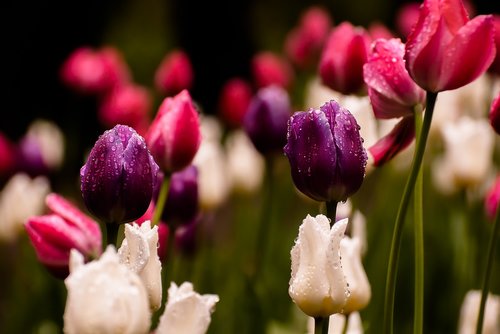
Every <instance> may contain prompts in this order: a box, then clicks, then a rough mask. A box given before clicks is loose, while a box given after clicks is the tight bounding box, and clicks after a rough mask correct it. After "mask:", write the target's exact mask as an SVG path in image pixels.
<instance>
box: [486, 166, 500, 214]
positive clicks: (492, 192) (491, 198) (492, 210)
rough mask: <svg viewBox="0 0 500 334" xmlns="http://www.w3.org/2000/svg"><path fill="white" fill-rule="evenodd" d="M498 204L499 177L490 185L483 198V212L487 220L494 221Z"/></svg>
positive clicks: (499, 194)
mask: <svg viewBox="0 0 500 334" xmlns="http://www.w3.org/2000/svg"><path fill="white" fill-rule="evenodd" d="M499 202H500V175H499V176H497V178H496V179H495V182H493V184H492V185H491V187H490V189H489V190H488V192H487V193H486V197H485V198H484V210H485V212H486V216H487V217H488V218H489V219H494V218H495V216H496V214H497V209H498V203H499Z"/></svg>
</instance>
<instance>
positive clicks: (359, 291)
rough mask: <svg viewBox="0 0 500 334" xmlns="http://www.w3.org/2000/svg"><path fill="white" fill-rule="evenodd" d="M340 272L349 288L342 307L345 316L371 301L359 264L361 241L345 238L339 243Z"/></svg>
mask: <svg viewBox="0 0 500 334" xmlns="http://www.w3.org/2000/svg"><path fill="white" fill-rule="evenodd" d="M340 255H341V257H342V259H341V262H342V270H343V271H344V275H345V277H346V281H347V284H348V287H349V295H348V298H347V301H346V304H345V306H344V312H345V313H346V314H348V313H351V312H354V311H359V310H361V309H363V308H365V307H366V305H368V303H369V302H370V299H371V287H370V282H368V277H367V276H366V273H365V269H364V268H363V263H362V262H361V241H360V240H359V239H358V238H352V239H351V238H349V237H345V238H343V239H342V240H341V241H340Z"/></svg>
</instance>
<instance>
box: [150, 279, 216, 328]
mask: <svg viewBox="0 0 500 334" xmlns="http://www.w3.org/2000/svg"><path fill="white" fill-rule="evenodd" d="M218 301H219V296H217V295H200V294H198V293H197V292H196V291H194V290H193V284H191V283H190V282H184V283H182V284H181V286H177V285H176V284H175V283H174V282H172V283H170V288H169V289H168V301H167V305H166V306H165V312H164V313H163V315H162V316H161V318H160V323H159V325H158V328H157V329H156V331H155V333H156V334H176V333H185V334H202V333H206V331H207V329H208V326H209V325H210V321H211V313H212V312H213V311H214V307H215V304H216V303H217V302H218Z"/></svg>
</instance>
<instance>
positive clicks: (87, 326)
mask: <svg viewBox="0 0 500 334" xmlns="http://www.w3.org/2000/svg"><path fill="white" fill-rule="evenodd" d="M64 283H65V284H66V288H67V289H68V297H67V300H66V308H65V310H64V333H67V334H87V333H88V334H91V333H102V334H114V333H122V334H135V333H148V332H149V327H150V325H151V313H150V310H149V303H148V295H147V292H146V288H145V287H144V284H143V283H142V281H141V279H140V278H139V276H137V274H136V273H134V272H132V271H130V270H129V269H128V268H127V267H126V266H125V265H123V264H121V263H120V262H119V258H118V255H117V254H116V251H115V249H114V247H113V246H108V248H107V249H106V251H105V252H104V253H103V254H102V256H101V257H100V258H99V260H95V261H92V262H89V263H87V264H83V257H82V255H81V254H80V253H78V251H76V250H72V251H71V258H70V275H69V276H68V277H67V278H66V279H65V281H64Z"/></svg>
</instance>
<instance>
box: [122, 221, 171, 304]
mask: <svg viewBox="0 0 500 334" xmlns="http://www.w3.org/2000/svg"><path fill="white" fill-rule="evenodd" d="M157 249H158V226H153V228H151V222H150V221H149V220H147V221H145V222H144V223H142V225H141V226H139V225H137V224H136V223H133V224H126V225H125V239H123V242H122V245H121V247H120V249H118V256H119V258H120V262H121V263H123V264H125V265H126V266H127V267H128V268H129V269H130V270H132V271H133V272H134V273H136V274H137V275H139V277H140V278H141V280H142V282H143V284H144V286H145V287H146V290H147V292H148V298H149V304H150V306H151V309H152V310H158V309H159V308H160V306H161V296H162V286H161V261H160V258H159V257H158V251H157Z"/></svg>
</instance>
